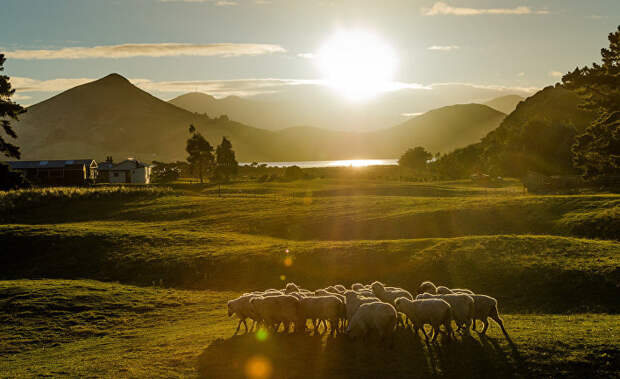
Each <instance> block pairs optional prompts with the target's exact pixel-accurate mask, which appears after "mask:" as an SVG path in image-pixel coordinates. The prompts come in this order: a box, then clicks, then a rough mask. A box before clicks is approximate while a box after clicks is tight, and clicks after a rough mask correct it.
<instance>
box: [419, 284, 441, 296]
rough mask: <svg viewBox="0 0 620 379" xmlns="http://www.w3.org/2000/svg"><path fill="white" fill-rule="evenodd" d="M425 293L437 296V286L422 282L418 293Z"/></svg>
mask: <svg viewBox="0 0 620 379" xmlns="http://www.w3.org/2000/svg"><path fill="white" fill-rule="evenodd" d="M424 292H428V293H432V294H435V293H437V287H436V286H435V284H433V282H429V281H426V282H422V284H420V287H418V293H424Z"/></svg>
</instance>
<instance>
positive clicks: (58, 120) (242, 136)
mask: <svg viewBox="0 0 620 379" xmlns="http://www.w3.org/2000/svg"><path fill="white" fill-rule="evenodd" d="M238 100H240V101H241V99H238ZM228 101H230V102H232V101H237V100H234V99H233V98H229V100H228ZM504 116H505V115H504V114H503V113H501V112H498V111H495V110H493V109H491V108H489V107H487V106H484V105H480V104H466V105H455V106H449V107H444V108H439V109H436V110H433V111H430V112H427V113H425V114H423V115H421V116H418V117H415V118H413V119H410V120H409V121H407V122H405V123H403V124H401V125H398V126H395V127H393V128H388V129H384V130H380V131H376V132H366V133H355V132H339V131H331V130H325V129H319V128H313V127H295V128H288V129H284V130H280V131H276V132H272V131H268V130H264V129H258V128H253V127H250V126H247V125H244V124H241V123H238V122H235V121H230V120H228V118H219V117H218V118H210V117H209V116H207V115H200V114H196V113H192V112H190V111H187V110H184V109H181V108H178V107H176V106H174V105H172V104H170V103H167V102H165V101H162V100H160V99H158V98H156V97H154V96H152V95H150V94H148V93H146V92H144V91H142V90H141V89H139V88H137V87H135V86H134V85H132V84H131V83H130V82H129V81H128V80H127V79H125V78H123V77H122V76H120V75H117V74H111V75H108V76H106V77H105V78H102V79H99V80H97V81H94V82H91V83H87V84H84V85H81V86H78V87H75V88H72V89H70V90H68V91H65V92H63V93H61V94H59V95H57V96H54V97H52V98H50V99H48V100H45V101H43V102H41V103H39V104H36V105H33V106H31V107H29V108H28V112H27V113H26V114H25V115H24V116H23V117H22V119H21V120H20V122H19V123H17V129H16V130H17V132H18V134H19V136H20V139H19V141H18V142H19V145H20V146H21V147H22V152H23V159H69V158H85V157H92V158H95V159H101V158H102V157H104V156H108V155H112V156H113V157H115V158H116V159H122V158H125V157H136V158H139V159H143V160H145V161H149V162H150V161H152V160H161V161H170V160H180V159H184V158H185V155H186V153H185V150H184V149H185V143H186V139H187V137H188V133H187V128H188V126H189V125H190V124H194V125H195V126H196V127H197V129H198V130H199V131H200V132H201V133H202V134H203V135H204V136H205V137H206V138H207V139H208V140H209V141H210V142H211V143H212V144H217V143H219V141H220V140H221V138H222V136H227V137H228V138H229V139H230V140H231V141H232V143H233V146H234V149H235V151H236V153H237V157H238V159H239V160H240V161H289V160H290V161H293V160H330V159H353V158H394V157H397V156H400V154H402V153H403V152H404V151H405V150H406V149H407V148H409V147H412V146H417V145H421V146H425V147H426V148H427V149H429V150H431V151H433V152H435V151H442V152H445V151H449V150H451V149H454V148H457V147H462V146H465V145H467V144H469V143H472V142H475V141H478V140H479V139H480V138H481V137H482V136H484V135H485V134H486V133H487V132H489V131H490V130H492V129H494V128H495V127H497V126H498V125H499V123H500V122H501V120H502V119H503V118H504Z"/></svg>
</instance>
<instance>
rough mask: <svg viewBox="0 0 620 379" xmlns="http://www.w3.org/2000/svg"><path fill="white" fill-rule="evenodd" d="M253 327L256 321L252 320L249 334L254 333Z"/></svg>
mask: <svg viewBox="0 0 620 379" xmlns="http://www.w3.org/2000/svg"><path fill="white" fill-rule="evenodd" d="M255 326H256V320H254V319H252V327H250V332H253V331H254V327H255Z"/></svg>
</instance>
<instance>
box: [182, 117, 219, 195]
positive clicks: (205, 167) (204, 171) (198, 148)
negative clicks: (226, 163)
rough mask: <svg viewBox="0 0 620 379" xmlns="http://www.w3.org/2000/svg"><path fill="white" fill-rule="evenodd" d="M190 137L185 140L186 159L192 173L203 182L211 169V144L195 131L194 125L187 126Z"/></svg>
mask: <svg viewBox="0 0 620 379" xmlns="http://www.w3.org/2000/svg"><path fill="white" fill-rule="evenodd" d="M189 133H190V134H191V137H190V138H189V139H188V140H187V147H186V148H185V150H186V151H187V152H188V153H189V156H188V157H187V161H188V162H189V165H190V167H191V170H192V173H194V175H196V174H197V175H198V177H199V178H200V183H203V179H204V177H205V176H207V175H208V174H209V172H210V171H211V170H212V169H213V146H211V144H210V143H209V141H207V140H206V139H205V138H204V137H203V136H202V134H200V133H199V132H197V131H196V128H195V127H194V125H190V126H189Z"/></svg>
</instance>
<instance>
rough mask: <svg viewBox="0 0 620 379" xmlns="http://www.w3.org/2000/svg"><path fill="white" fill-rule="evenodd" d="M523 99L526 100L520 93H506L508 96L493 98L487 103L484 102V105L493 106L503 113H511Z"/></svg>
mask: <svg viewBox="0 0 620 379" xmlns="http://www.w3.org/2000/svg"><path fill="white" fill-rule="evenodd" d="M523 100H525V98H524V97H521V96H519V95H506V96H500V97H496V98H494V99H492V100H489V101H487V102H486V103H484V105H486V106H488V107H491V108H493V109H495V110H498V111H500V112H502V113H506V114H510V113H512V112H513V111H514V110H515V109H516V108H517V105H518V104H519V103H520V102H522V101H523Z"/></svg>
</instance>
